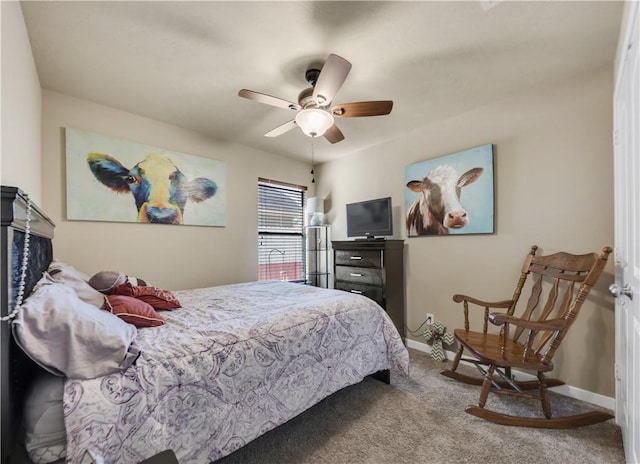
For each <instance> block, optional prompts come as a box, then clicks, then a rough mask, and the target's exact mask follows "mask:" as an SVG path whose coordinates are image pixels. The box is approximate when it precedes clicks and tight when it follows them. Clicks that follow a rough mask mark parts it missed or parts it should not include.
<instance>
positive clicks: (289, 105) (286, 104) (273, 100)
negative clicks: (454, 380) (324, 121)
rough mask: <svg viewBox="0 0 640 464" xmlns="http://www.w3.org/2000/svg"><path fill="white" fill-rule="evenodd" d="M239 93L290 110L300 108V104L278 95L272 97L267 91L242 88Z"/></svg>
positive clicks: (250, 98) (244, 96) (241, 95)
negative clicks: (261, 91)
mask: <svg viewBox="0 0 640 464" xmlns="http://www.w3.org/2000/svg"><path fill="white" fill-rule="evenodd" d="M238 95H239V96H240V97H242V98H247V99H249V100H253V101H257V102H258V103H264V104H265V105H271V106H277V107H280V108H285V109H288V110H299V109H300V105H298V104H297V103H293V102H290V101H288V100H284V99H282V98H278V97H272V96H271V95H267V94H265V93H260V92H254V91H253V90H247V89H242V90H241V91H240V92H238Z"/></svg>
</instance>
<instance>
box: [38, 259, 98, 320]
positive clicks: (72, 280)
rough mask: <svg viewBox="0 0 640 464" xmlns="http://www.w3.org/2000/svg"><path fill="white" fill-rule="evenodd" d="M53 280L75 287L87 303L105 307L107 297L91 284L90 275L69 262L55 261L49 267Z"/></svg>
mask: <svg viewBox="0 0 640 464" xmlns="http://www.w3.org/2000/svg"><path fill="white" fill-rule="evenodd" d="M47 272H48V273H49V276H50V278H51V280H52V281H53V282H58V283H61V284H66V285H68V286H69V287H71V288H73V290H74V291H75V292H76V295H78V298H80V299H81V300H82V301H84V302H85V303H89V304H92V305H94V306H96V307H98V308H100V309H105V308H106V304H105V301H106V300H105V297H104V295H103V294H102V293H100V292H99V291H98V290H96V289H95V288H93V287H92V286H91V285H90V284H89V277H88V276H87V275H86V274H85V273H83V272H81V271H79V270H77V269H76V268H74V267H73V266H71V265H69V264H65V263H63V262H60V261H53V262H52V263H51V264H50V265H49V269H47Z"/></svg>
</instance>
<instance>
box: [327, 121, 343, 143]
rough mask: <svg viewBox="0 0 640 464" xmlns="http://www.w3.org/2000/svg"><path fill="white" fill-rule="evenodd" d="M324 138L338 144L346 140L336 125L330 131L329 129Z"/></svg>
mask: <svg viewBox="0 0 640 464" xmlns="http://www.w3.org/2000/svg"><path fill="white" fill-rule="evenodd" d="M324 138H325V139H327V140H328V141H329V142H331V143H338V142H340V141H342V140H344V134H343V133H342V131H341V130H340V129H338V126H336V125H335V124H334V125H333V126H331V127H330V128H329V129H327V132H325V133H324Z"/></svg>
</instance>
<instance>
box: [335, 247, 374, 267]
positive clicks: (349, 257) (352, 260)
mask: <svg viewBox="0 0 640 464" xmlns="http://www.w3.org/2000/svg"><path fill="white" fill-rule="evenodd" d="M335 253H336V254H335V260H336V265H343V266H362V267H382V255H381V253H380V252H379V251H376V250H335Z"/></svg>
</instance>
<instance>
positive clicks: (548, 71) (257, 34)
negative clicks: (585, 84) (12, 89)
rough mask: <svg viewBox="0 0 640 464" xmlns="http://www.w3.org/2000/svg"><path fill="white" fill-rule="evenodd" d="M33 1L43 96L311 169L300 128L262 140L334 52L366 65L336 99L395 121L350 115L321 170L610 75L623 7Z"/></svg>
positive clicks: (29, 17)
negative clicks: (495, 106) (413, 135)
mask: <svg viewBox="0 0 640 464" xmlns="http://www.w3.org/2000/svg"><path fill="white" fill-rule="evenodd" d="M489 3H496V2H479V1H447V2H444V1H443V2H432V1H429V2H426V1H423V2H416V1H411V2H401V1H391V2H379V1H370V2H369V1H356V2H346V1H340V2H328V1H315V2H304V1H289V2H287V1H277V2H263V1H258V2H245V1H231V2H220V1H214V2H204V1H196V2H184V1H174V2H155V1H142V2H129V1H115V2H93V1H89V2H82V1H73V2H57V1H44V2H34V1H26V2H22V9H23V12H24V17H25V21H26V25H27V30H28V33H29V37H30V40H31V45H32V49H33V54H34V58H35V62H36V67H37V70H38V74H39V76H40V83H41V85H42V87H43V88H45V89H49V90H54V91H57V92H61V93H64V94H66V95H71V96H75V97H78V98H82V99H85V100H89V101H92V102H96V103H100V104H102V105H107V106H111V107H114V108H119V109H122V110H125V111H129V112H131V113H135V114H139V115H142V116H146V117H149V118H152V119H155V120H159V121H164V122H167V123H170V124H174V125H177V126H181V127H186V128H191V129H194V130H196V131H200V132H203V133H206V134H209V135H210V136H211V137H214V138H215V139H218V140H220V141H223V142H235V143H240V144H244V145H247V146H250V147H255V148H257V149H261V150H265V151H269V152H274V153H280V154H285V155H288V156H299V157H302V158H306V159H308V158H309V156H310V145H311V144H310V141H311V139H310V138H308V137H307V136H305V135H304V134H303V133H302V132H301V131H300V130H299V129H294V130H292V131H290V132H287V133H286V134H284V135H282V136H280V137H277V138H267V137H264V136H263V134H264V133H266V132H268V131H269V130H271V129H273V128H275V127H277V126H279V125H280V124H282V123H284V122H286V121H289V120H290V119H293V117H294V116H295V113H293V112H292V111H290V110H286V109H282V108H276V107H271V106H267V105H264V104H260V103H256V102H253V101H249V100H246V99H243V98H240V97H238V90H240V89H242V88H247V89H251V90H255V91H259V92H263V93H266V94H269V95H273V96H277V97H281V98H284V99H286V100H291V101H297V95H298V93H299V92H300V91H301V90H302V89H304V88H305V87H308V84H307V83H306V81H305V78H304V73H305V71H306V69H308V68H309V67H310V65H311V64H313V63H315V62H318V61H319V62H322V61H323V60H324V59H325V58H326V57H327V55H328V54H329V53H335V54H338V55H340V56H342V57H344V58H346V59H347V60H349V61H350V62H351V63H352V65H353V67H352V69H351V73H350V74H349V76H348V77H347V80H346V82H345V84H344V86H343V87H342V89H341V90H340V91H339V92H338V95H337V96H336V98H335V99H334V102H337V103H345V102H353V101H362V100H387V99H388V100H393V101H394V108H393V111H392V113H391V114H390V115H388V116H377V117H370V118H342V119H338V120H337V124H338V126H339V127H340V129H341V130H342V132H343V133H344V135H345V140H344V141H342V142H339V143H337V144H333V145H332V144H330V143H329V142H327V141H326V140H325V139H324V138H322V139H319V140H316V141H315V143H314V147H315V157H316V161H324V160H330V159H334V158H336V157H340V156H345V155H348V154H349V153H353V152H356V151H360V150H364V149H366V148H367V147H368V146H371V145H374V144H378V143H381V142H384V141H386V140H391V139H395V138H398V137H402V136H403V134H406V133H408V132H411V131H414V130H416V129H419V128H420V127H423V126H425V125H428V124H429V123H430V122H432V121H435V120H439V119H443V118H446V117H448V116H451V115H455V114H459V113H462V112H465V111H469V110H471V109H474V108H478V107H481V106H482V105H485V104H487V103H488V102H491V101H495V100H497V99H501V98H504V97H505V96H507V95H509V94H512V93H516V92H520V91H522V90H523V89H526V88H528V87H531V86H535V85H542V84H545V83H549V82H553V81H556V80H562V79H568V78H571V77H572V76H575V75H580V74H583V73H585V72H588V71H590V70H592V69H597V68H599V67H602V66H611V69H612V72H613V60H614V55H615V48H616V43H617V38H618V31H619V27H620V20H621V15H622V3H620V2H612V1H605V2H594V1H586V2H579V1H569V2H560V1H554V2H551V1H548V2H543V1H534V2H519V1H505V2H502V3H498V4H497V5H495V6H493V7H492V8H490V9H485V8H486V6H487V4H489Z"/></svg>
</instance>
